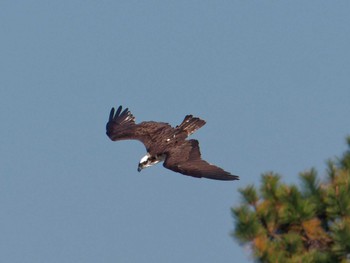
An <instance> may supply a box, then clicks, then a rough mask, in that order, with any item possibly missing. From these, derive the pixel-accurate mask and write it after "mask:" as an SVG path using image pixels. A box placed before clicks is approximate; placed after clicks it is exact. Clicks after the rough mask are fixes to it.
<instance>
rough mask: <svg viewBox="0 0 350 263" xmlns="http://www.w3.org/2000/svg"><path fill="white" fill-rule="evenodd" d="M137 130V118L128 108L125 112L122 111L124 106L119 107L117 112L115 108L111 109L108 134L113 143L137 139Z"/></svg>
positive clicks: (107, 127)
mask: <svg viewBox="0 0 350 263" xmlns="http://www.w3.org/2000/svg"><path fill="white" fill-rule="evenodd" d="M135 128H136V124H135V117H134V116H133V115H132V114H131V112H130V111H129V110H128V108H126V109H125V110H124V111H122V106H119V108H118V109H117V111H115V109H114V108H112V109H111V112H110V113H109V119H108V122H107V125H106V134H107V136H108V137H109V138H110V139H111V140H112V141H118V140H127V139H135V138H134V136H135Z"/></svg>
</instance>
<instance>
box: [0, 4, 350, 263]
mask: <svg viewBox="0 0 350 263" xmlns="http://www.w3.org/2000/svg"><path fill="white" fill-rule="evenodd" d="M349 11H350V3H349V2H348V1H338V2H336V3H335V2H330V1H172V2H170V1H55V2H53V1H2V2H1V4H0V24H1V26H0V32H1V41H0V50H1V61H0V72H1V77H0V118H1V123H2V125H1V130H0V141H1V149H2V150H1V151H0V155H1V165H0V204H1V210H0V233H1V234H0V261H1V262H12V263H15V262H18V263H19V262H21V263H23V262H30V263H31V262H33V263H34V262H35V263H37V262H45V263H46V262H50V263H51V262H87V263H89V262H107V263H108V262H138V263H139V262H193V263H197V262H198V263H199V262H201V263H203V262H233V261H236V262H251V258H250V257H249V250H247V248H244V247H240V246H239V244H238V243H237V242H236V241H234V240H233V239H232V238H231V237H230V235H229V234H230V232H231V231H232V230H233V219H232V217H231V214H230V207H232V206H236V205H238V204H239V202H240V196H239V194H238V189H239V188H241V187H245V186H247V185H248V184H251V183H254V184H256V185H257V184H259V182H260V175H261V173H263V172H266V171H271V170H272V171H275V172H278V173H280V174H282V175H283V180H284V181H285V182H288V183H297V182H298V179H297V177H298V173H299V172H301V171H304V170H306V169H308V168H310V167H315V168H316V169H318V171H319V174H320V175H321V176H322V175H324V169H325V161H326V160H327V159H328V158H331V157H334V156H336V155H340V154H341V153H342V152H343V151H344V150H345V149H346V146H345V137H346V136H347V135H349V133H350V130H349V112H350V103H349V99H350V86H349V83H350V67H349V62H350V51H349V47H350V27H349V24H350V16H349ZM120 104H121V105H123V106H125V107H129V109H130V110H131V111H132V112H133V114H134V115H135V116H136V119H137V121H144V120H155V121H165V122H169V123H170V124H172V125H177V124H179V123H180V122H181V121H182V119H183V118H184V116H185V115H186V114H193V115H196V116H199V117H201V118H203V119H205V120H206V121H207V124H206V125H205V126H204V127H203V128H201V129H200V130H199V131H197V132H196V133H195V134H194V135H192V138H196V139H198V140H199V141H200V146H201V151H202V156H203V158H205V159H206V160H208V161H210V162H212V163H215V164H217V165H219V166H221V167H223V168H224V169H226V170H228V171H230V172H232V173H234V174H237V175H240V177H241V180H240V181H234V182H217V181H211V180H205V179H195V178H191V177H186V176H182V175H180V174H176V173H173V172H171V171H169V170H166V169H164V168H163V167H162V165H158V166H156V167H152V168H148V169H146V170H144V171H142V172H141V173H138V172H137V163H138V161H139V159H140V158H141V157H142V156H143V155H144V154H145V149H144V147H143V145H142V144H141V143H139V142H136V141H123V142H117V143H115V142H111V141H110V140H109V139H108V138H107V136H106V135H105V124H106V121H107V118H108V114H109V110H110V108H111V107H112V106H118V105H120Z"/></svg>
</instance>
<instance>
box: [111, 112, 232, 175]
mask: <svg viewBox="0 0 350 263" xmlns="http://www.w3.org/2000/svg"><path fill="white" fill-rule="evenodd" d="M204 124H205V121H204V120H202V119H200V118H196V117H193V116H192V115H187V116H186V117H185V119H184V120H183V121H182V123H181V124H180V125H178V126H176V127H175V128H174V127H171V126H170V125H169V124H168V123H165V122H155V121H144V122H141V123H138V124H136V123H135V117H134V116H133V115H132V114H131V112H130V111H129V110H128V108H126V109H124V110H122V106H119V107H118V109H117V110H116V111H115V109H114V108H112V109H111V112H110V114H109V120H108V122H107V125H106V134H107V136H108V137H109V138H110V139H111V140H112V141H119V140H138V141H141V142H142V143H143V144H144V145H145V147H146V150H147V154H146V155H145V156H144V157H142V158H141V160H140V162H139V165H138V169H137V170H138V171H139V172H140V171H141V170H142V169H144V168H147V167H150V166H152V165H154V164H157V163H159V162H162V161H163V166H164V167H165V168H167V169H170V170H172V171H174V172H178V173H181V174H184V175H189V176H193V177H197V178H201V177H203V178H208V179H214V180H226V181H228V180H238V179H239V177H238V176H237V175H232V174H230V173H229V172H226V171H224V170H223V169H221V168H220V167H217V166H215V165H213V164H210V163H208V162H206V161H204V160H203V159H202V158H201V153H200V150H199V143H198V141H197V140H193V139H191V140H187V137H188V136H189V135H191V134H192V133H194V132H195V131H196V130H198V129H199V128H201V127H202V126H203V125H204Z"/></svg>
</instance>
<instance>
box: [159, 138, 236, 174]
mask: <svg viewBox="0 0 350 263" xmlns="http://www.w3.org/2000/svg"><path fill="white" fill-rule="evenodd" d="M163 166H164V167H165V168H168V169H170V170H173V171H175V172H178V173H182V174H184V175H189V176H193V177H198V178H201V177H204V178H209V179H214V180H238V179H239V177H238V176H237V175H232V174H230V173H229V172H226V171H224V170H223V169H221V168H220V167H217V166H215V165H212V164H210V163H208V162H206V161H204V160H202V159H201V154H200V151H199V143H198V141H197V140H188V141H184V143H183V144H181V145H179V146H176V147H174V148H172V149H170V150H169V152H168V153H167V157H166V159H165V161H164V163H163Z"/></svg>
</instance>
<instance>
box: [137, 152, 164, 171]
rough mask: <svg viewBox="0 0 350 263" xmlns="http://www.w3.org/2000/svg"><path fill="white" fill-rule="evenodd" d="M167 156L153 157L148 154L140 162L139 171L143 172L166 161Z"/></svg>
mask: <svg viewBox="0 0 350 263" xmlns="http://www.w3.org/2000/svg"><path fill="white" fill-rule="evenodd" d="M164 159H165V156H164V155H156V156H152V155H150V154H149V153H147V154H146V155H145V156H143V157H142V158H141V160H140V162H139V165H138V168H137V171H138V172H141V170H142V169H145V168H147V167H150V166H152V165H155V164H157V163H159V162H161V161H164Z"/></svg>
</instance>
